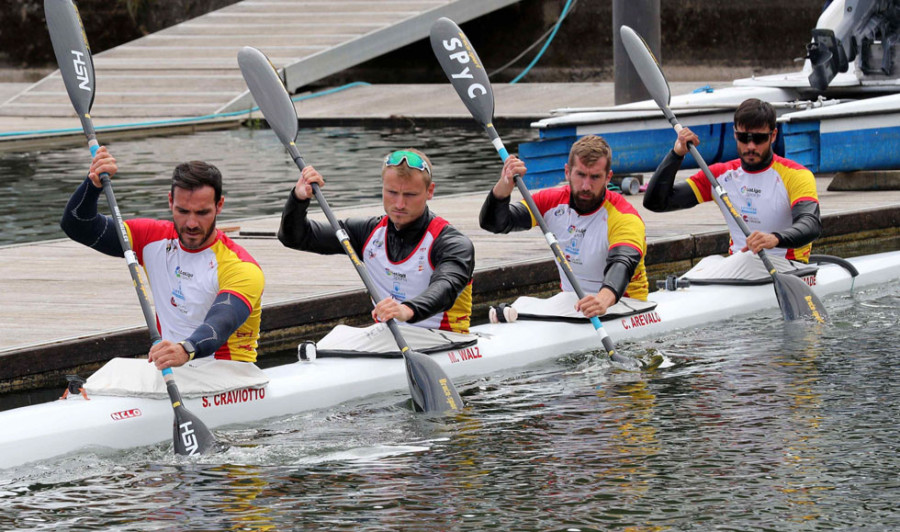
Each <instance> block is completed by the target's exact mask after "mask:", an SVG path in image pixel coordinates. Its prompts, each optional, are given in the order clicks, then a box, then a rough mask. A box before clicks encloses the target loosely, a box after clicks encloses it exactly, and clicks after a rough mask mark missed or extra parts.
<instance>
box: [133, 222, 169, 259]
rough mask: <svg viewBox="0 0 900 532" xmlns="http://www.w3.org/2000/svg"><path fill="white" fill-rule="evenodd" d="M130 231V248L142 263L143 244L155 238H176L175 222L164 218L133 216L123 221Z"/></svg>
mask: <svg viewBox="0 0 900 532" xmlns="http://www.w3.org/2000/svg"><path fill="white" fill-rule="evenodd" d="M125 224H126V225H127V226H128V230H129V232H130V233H131V249H132V250H134V253H135V254H136V255H137V260H138V264H141V265H142V266H143V264H144V246H146V245H147V244H149V243H151V242H156V241H157V240H167V239H170V238H177V237H178V234H177V233H176V232H175V224H173V223H172V222H170V221H166V220H151V219H149V218H134V219H132V220H128V221H126V222H125Z"/></svg>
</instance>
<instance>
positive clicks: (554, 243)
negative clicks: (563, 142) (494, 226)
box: [484, 123, 634, 365]
mask: <svg viewBox="0 0 900 532" xmlns="http://www.w3.org/2000/svg"><path fill="white" fill-rule="evenodd" d="M484 130H485V131H486V132H487V135H488V137H489V138H490V139H491V143H492V144H493V145H494V147H495V148H496V149H497V153H498V154H500V158H501V159H503V161H504V162H506V159H507V158H509V152H507V151H506V147H505V146H504V145H503V141H502V140H501V139H500V135H499V134H498V133H497V130H496V128H494V124H492V123H488V124H484ZM513 180H514V181H515V183H516V187H517V188H518V189H519V192H520V193H521V194H522V197H523V198H524V199H525V204H526V205H528V208H529V209H530V210H531V213H532V215H533V216H534V219H535V220H537V223H538V226H540V228H541V231H542V232H543V233H544V239H545V240H546V241H547V244H549V245H550V249H551V250H552V251H553V256H554V257H555V258H556V261H557V262H558V263H559V264H560V266H561V268H562V271H563V273H564V274H565V276H566V279H568V280H569V284H571V285H572V289H573V290H575V294H576V295H577V296H578V299H584V296H585V293H584V290H583V289H582V288H581V283H579V282H578V278H577V277H576V276H575V272H574V271H573V270H572V265H571V264H570V263H569V261H568V260H567V259H566V256H565V255H564V254H563V252H562V248H561V247H560V246H559V241H558V240H557V239H556V235H554V234H553V231H551V230H550V228H549V227H547V222H546V221H545V220H544V217H543V216H541V212H540V211H539V210H538V208H537V205H536V204H535V203H534V198H533V197H532V196H531V192H530V191H529V190H528V187H527V186H525V182H524V181H522V179H520V178H519V176H517V175H516V176H513ZM590 320H591V324H592V325H593V326H594V329H596V331H597V334H599V335H600V343H601V344H603V349H605V350H606V354H607V355H608V356H609V358H610V359H611V360H614V361H616V362H618V363H621V364H626V365H633V363H634V360H633V359H631V358H629V357H626V356H624V355H620V354H619V353H617V352H616V346H615V344H614V343H613V341H612V338H610V337H609V334H608V333H607V332H606V329H605V328H604V327H603V323H602V322H601V321H600V318H598V317H597V316H594V317H592V318H590Z"/></svg>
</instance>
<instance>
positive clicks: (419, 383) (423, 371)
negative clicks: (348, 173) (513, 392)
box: [238, 46, 463, 412]
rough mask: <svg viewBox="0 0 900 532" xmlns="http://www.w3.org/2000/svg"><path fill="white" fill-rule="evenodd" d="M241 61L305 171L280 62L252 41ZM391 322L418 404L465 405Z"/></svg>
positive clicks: (334, 224) (346, 241) (372, 289)
mask: <svg viewBox="0 0 900 532" xmlns="http://www.w3.org/2000/svg"><path fill="white" fill-rule="evenodd" d="M238 65H239V66H240V67H241V73H242V74H243V76H244V81H246V82H247V87H249V89H250V93H251V94H252V95H253V99H254V100H256V104H257V105H258V106H259V108H260V110H261V111H262V113H263V115H265V117H266V121H267V122H268V123H269V126H270V127H271V128H272V129H273V130H274V131H275V134H276V135H277V136H278V138H279V139H280V140H281V143H282V144H284V146H285V147H286V148H287V150H288V153H290V156H291V158H292V159H293V160H294V162H295V163H296V164H297V168H299V169H300V170H303V168H304V167H306V162H305V161H304V160H303V157H302V156H301V155H300V150H299V149H297V145H296V144H295V141H296V139H297V134H298V133H299V128H298V125H297V110H296V109H295V108H294V103H293V102H292V101H291V97H290V95H289V94H288V92H287V89H285V87H284V84H283V83H282V81H281V78H279V77H278V73H277V72H276V71H275V67H274V66H273V65H272V63H270V62H269V59H268V58H267V57H266V56H265V54H263V53H262V52H260V51H259V50H257V49H256V48H252V47H249V46H245V47H244V48H242V49H241V51H240V52H238ZM312 189H313V194H315V196H316V200H317V201H318V202H319V206H320V207H321V208H322V211H323V212H324V213H325V217H326V218H328V222H329V223H330V224H331V228H332V229H333V230H334V233H335V235H336V236H337V238H338V240H340V242H341V245H342V246H343V248H344V251H345V252H346V253H347V256H348V257H350V261H351V262H353V266H355V267H356V273H358V274H359V276H360V278H361V279H362V282H363V284H364V285H365V286H366V290H368V292H369V296H370V297H371V299H372V301H378V300H379V294H378V288H377V287H376V286H375V283H374V282H373V281H372V279H371V277H370V276H369V272H368V270H366V266H365V264H363V262H362V261H361V260H359V257H358V256H357V254H356V251H354V250H353V246H352V245H351V244H350V238H349V237H348V235H347V233H346V231H344V229H343V228H342V227H341V226H340V224H339V223H338V220H337V218H335V216H334V213H333V212H332V211H331V207H329V205H328V202H327V201H326V200H325V196H324V195H322V191H321V189H320V188H319V185H318V184H316V183H313V185H312ZM387 325H388V328H389V329H390V331H391V334H392V335H393V336H394V341H396V342H397V346H398V347H399V348H400V352H401V353H402V355H403V359H404V360H405V362H406V377H407V381H408V382H409V391H410V395H411V396H412V400H413V406H414V408H415V409H416V410H418V411H423V412H444V411H447V410H459V409H460V408H462V407H463V402H462V398H461V397H460V396H459V393H458V392H457V391H456V387H455V386H454V385H453V381H451V380H450V378H449V377H447V375H446V373H444V370H442V369H441V367H440V366H439V365H438V364H437V362H435V361H434V360H432V359H431V358H429V357H428V356H427V355H424V354H422V353H418V352H416V351H413V350H411V349H410V347H409V344H407V343H406V340H405V339H404V338H403V335H402V334H401V333H400V327H399V325H397V322H396V320H393V319H391V320H389V321H388V322H387Z"/></svg>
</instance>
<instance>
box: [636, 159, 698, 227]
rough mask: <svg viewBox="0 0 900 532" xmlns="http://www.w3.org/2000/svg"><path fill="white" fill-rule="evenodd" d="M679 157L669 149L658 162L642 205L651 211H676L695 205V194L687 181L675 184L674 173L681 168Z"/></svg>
mask: <svg viewBox="0 0 900 532" xmlns="http://www.w3.org/2000/svg"><path fill="white" fill-rule="evenodd" d="M683 160H684V157H681V156H680V155H678V154H677V153H675V151H674V150H669V153H668V154H667V155H666V157H665V158H664V159H663V160H662V162H661V163H659V166H658V167H657V168H656V172H654V173H653V177H651V178H650V182H649V183H647V190H646V192H644V207H645V208H647V209H648V210H651V211H653V212H667V211H677V210H679V209H689V208H691V207H693V206H694V205H697V203H698V202H697V196H695V195H694V191H693V189H691V186H690V185H688V184H687V183H678V184H677V185H676V184H675V174H676V173H677V172H678V170H679V169H680V168H681V161H683Z"/></svg>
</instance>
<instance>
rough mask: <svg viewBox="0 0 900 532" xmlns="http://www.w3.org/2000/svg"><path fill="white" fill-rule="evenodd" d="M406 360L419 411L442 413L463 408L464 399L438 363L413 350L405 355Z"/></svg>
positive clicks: (414, 401) (410, 384)
mask: <svg viewBox="0 0 900 532" xmlns="http://www.w3.org/2000/svg"><path fill="white" fill-rule="evenodd" d="M404 359H405V360H406V378H407V380H408V381H409V390H410V395H411V396H412V400H413V406H414V407H415V409H416V410H417V411H419V412H428V413H441V412H446V411H448V410H460V409H461V408H462V407H463V401H462V397H460V396H459V392H457V391H456V387H455V386H454V385H453V382H451V381H450V379H449V377H447V374H446V373H444V370H443V369H441V367H440V366H439V365H438V363H437V362H435V361H434V360H432V359H431V358H430V357H428V355H423V354H422V353H417V352H415V351H412V350H410V351H407V352H406V353H405V355H404Z"/></svg>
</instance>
